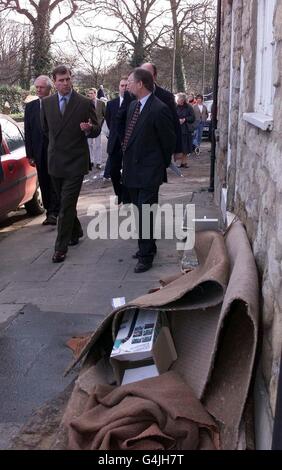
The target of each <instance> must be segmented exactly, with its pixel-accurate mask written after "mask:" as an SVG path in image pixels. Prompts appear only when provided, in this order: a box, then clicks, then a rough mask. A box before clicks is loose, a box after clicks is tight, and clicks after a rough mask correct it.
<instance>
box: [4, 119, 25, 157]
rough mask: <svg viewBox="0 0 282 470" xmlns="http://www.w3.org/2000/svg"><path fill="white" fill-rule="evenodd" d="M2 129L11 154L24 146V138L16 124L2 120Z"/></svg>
mask: <svg viewBox="0 0 282 470" xmlns="http://www.w3.org/2000/svg"><path fill="white" fill-rule="evenodd" d="M1 127H2V134H3V135H4V136H5V139H6V142H7V145H8V147H9V150H10V152H13V150H16V149H18V148H19V147H22V146H23V145H24V141H23V136H22V134H21V132H20V130H19V129H18V127H17V126H16V125H15V124H14V123H12V122H10V121H8V120H7V121H6V120H4V119H3V120H1Z"/></svg>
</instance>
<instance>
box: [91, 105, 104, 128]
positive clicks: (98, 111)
mask: <svg viewBox="0 0 282 470" xmlns="http://www.w3.org/2000/svg"><path fill="white" fill-rule="evenodd" d="M94 106H95V111H96V116H97V119H98V124H99V126H100V127H102V125H103V122H104V119H105V114H106V104H105V103H104V101H101V100H99V99H97V100H96V103H95V104H94Z"/></svg>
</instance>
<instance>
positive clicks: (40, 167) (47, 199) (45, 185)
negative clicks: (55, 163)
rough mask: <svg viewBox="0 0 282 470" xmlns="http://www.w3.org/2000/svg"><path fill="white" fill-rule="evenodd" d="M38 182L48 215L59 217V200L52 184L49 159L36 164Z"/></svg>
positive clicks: (43, 159)
mask: <svg viewBox="0 0 282 470" xmlns="http://www.w3.org/2000/svg"><path fill="white" fill-rule="evenodd" d="M36 169H37V175H38V182H39V186H40V190H41V195H42V202H43V206H44V209H45V210H46V215H47V217H48V215H54V216H56V217H57V215H58V213H59V199H58V197H57V193H56V191H55V188H54V186H53V183H52V179H51V177H50V175H49V174H48V167H47V157H46V159H45V158H43V157H42V159H41V160H40V161H39V162H37V163H36Z"/></svg>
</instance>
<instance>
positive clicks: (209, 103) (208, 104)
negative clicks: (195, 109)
mask: <svg viewBox="0 0 282 470" xmlns="http://www.w3.org/2000/svg"><path fill="white" fill-rule="evenodd" d="M212 103H213V102H212V101H206V102H205V105H206V107H207V110H208V112H209V113H210V112H211V108H212Z"/></svg>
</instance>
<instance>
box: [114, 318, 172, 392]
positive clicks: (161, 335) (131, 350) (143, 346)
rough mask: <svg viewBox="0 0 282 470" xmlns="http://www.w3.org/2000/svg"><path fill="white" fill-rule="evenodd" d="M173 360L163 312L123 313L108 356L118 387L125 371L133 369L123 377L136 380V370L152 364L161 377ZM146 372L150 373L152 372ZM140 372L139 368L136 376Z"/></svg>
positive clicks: (168, 331)
mask: <svg viewBox="0 0 282 470" xmlns="http://www.w3.org/2000/svg"><path fill="white" fill-rule="evenodd" d="M176 359H177V354H176V351H175V347H174V343H173V339H172V337H171V333H170V330H169V327H168V321H167V317H166V314H165V313H164V312H162V311H159V310H138V309H136V310H135V311H132V310H129V311H126V312H125V313H124V314H123V317H122V321H121V324H120V327H119V330H118V333H117V336H116V339H115V342H114V345H113V349H112V353H111V356H110V363H111V365H112V367H113V370H114V374H115V377H116V379H117V382H118V384H120V383H122V379H123V376H124V373H125V370H128V369H135V372H134V374H133V372H132V373H129V372H127V375H128V376H129V374H131V376H134V377H137V375H136V374H137V373H138V371H137V370H136V369H137V368H139V367H142V368H143V367H144V366H150V365H155V366H156V368H157V371H158V373H159V374H161V373H163V372H166V371H167V370H168V369H169V367H170V366H171V364H172V363H173V362H174V361H175V360H176ZM146 370H147V372H148V373H151V372H152V369H146ZM144 371H145V370H144V369H143V371H141V369H140V374H141V372H142V373H143V372H144ZM149 371H150V372H149ZM149 376H150V377H151V376H152V375H149ZM128 383H129V382H128Z"/></svg>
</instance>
